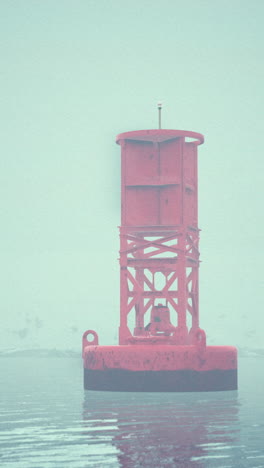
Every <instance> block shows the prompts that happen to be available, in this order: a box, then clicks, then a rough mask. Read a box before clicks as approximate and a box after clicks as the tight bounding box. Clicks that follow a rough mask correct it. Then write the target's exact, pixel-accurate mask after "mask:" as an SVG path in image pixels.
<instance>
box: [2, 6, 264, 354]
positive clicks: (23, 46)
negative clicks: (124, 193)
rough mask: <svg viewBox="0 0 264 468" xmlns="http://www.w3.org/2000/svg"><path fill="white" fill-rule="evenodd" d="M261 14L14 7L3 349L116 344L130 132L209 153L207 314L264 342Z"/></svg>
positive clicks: (222, 9) (203, 193) (9, 28)
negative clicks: (199, 142) (84, 340)
mask: <svg viewBox="0 0 264 468" xmlns="http://www.w3.org/2000/svg"><path fill="white" fill-rule="evenodd" d="M263 14H264V3H263V2H261V1H258V0H252V1H251V2H250V3H249V2H247V1H242V2H241V0H233V1H232V2H230V1H229V0H221V1H220V0H213V1H211V0H190V1H188V0H187V1H185V2H180V1H178V0H164V1H163V2H155V1H154V2H153V1H150V0H142V1H140V2H131V1H127V0H122V1H121V0H110V1H109V0H108V1H106V0H101V1H94V0H88V1H85V0H74V1H73V0H64V1H63V2H54V0H45V2H43V1H40V0H37V1H36V0H27V1H23V0H14V1H12V0H10V1H8V2H2V3H1V6H0V22H1V26H0V31H1V32H0V35H1V44H0V48H1V74H0V94H1V158H0V164H1V170H0V177H1V182H0V189H1V199H0V200H1V201H0V203H1V229H0V248H1V263H0V272H1V273H0V275H1V301H0V314H1V331H0V349H2V350H4V349H11V348H16V349H27V348H57V349H75V350H78V349H80V347H81V335H82V333H83V332H84V331H85V330H86V329H88V328H92V329H95V330H96V331H97V332H98V334H99V340H100V344H108V343H117V326H118V321H119V265H118V260H117V259H118V249H119V236H118V229H117V226H118V224H119V223H120V148H119V146H117V145H116V144H115V136H116V134H118V133H121V132H123V131H130V130H138V129H147V128H156V127H157V124H158V115H157V109H156V103H157V102H158V101H159V100H162V102H163V106H164V107H163V111H162V127H163V128H175V129H185V130H192V131H197V132H201V133H202V134H204V135H205V144H204V145H203V146H200V147H199V225H200V228H201V229H202V231H201V242H200V251H201V260H202V263H201V268H200V317H201V326H202V327H203V328H204V329H205V330H206V332H207V336H208V343H209V344H219V345H221V344H223V345H228V344H231V345H236V346H238V347H248V348H258V347H263V326H264V319H263V274H262V270H263V268H262V265H263V248H262V243H263V207H262V204H263V149H262V144H263V143H262V131H263V97H264V91H263V89H264V87H263V79H264V76H263V68H264V66H263V41H264V31H263Z"/></svg>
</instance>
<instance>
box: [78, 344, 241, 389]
mask: <svg viewBox="0 0 264 468" xmlns="http://www.w3.org/2000/svg"><path fill="white" fill-rule="evenodd" d="M83 358H84V388H85V389H87V390H105V391H134V392H137V391H139V392H191V391H193V392H202V391H223V390H236V389H237V350H236V348H234V347H231V346H207V347H206V348H200V349H199V347H197V346H190V345H186V346H177V347H175V346H170V345H158V346H156V347H155V346H149V345H125V346H87V347H86V348H84V353H83Z"/></svg>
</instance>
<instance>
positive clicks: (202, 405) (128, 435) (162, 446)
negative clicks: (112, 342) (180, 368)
mask: <svg viewBox="0 0 264 468" xmlns="http://www.w3.org/2000/svg"><path fill="white" fill-rule="evenodd" d="M263 364H264V361H263V358H241V359H240V368H239V391H238V392H223V393H221V392H219V393H193V394H192V393H187V394H184V393H180V394H179V393H178V394H177V393H175V394H172V393H163V394H157V393H155V394H150V393H106V392H85V391H84V390H83V388H82V362H81V360H80V359H77V358H39V359H37V358H35V357H24V358H17V357H2V358H1V359H0V369H1V376H2V378H1V383H0V394H1V402H0V413H1V419H0V466H1V468H5V467H6V468H22V467H23V468H42V467H43V468H49V467H56V468H57V467H58V468H62V467H65V466H69V467H70V468H71V467H72V468H85V467H92V468H93V467H94V468H104V467H113V468H117V467H120V468H130V467H131V468H132V467H133V468H139V467H146V468H147V467H152V468H159V467H161V468H163V467H169V468H172V467H179V468H181V467H182V468H183V467H184V468H188V467H190V468H192V467H197V468H198V467H222V468H224V467H225V468H227V467H229V468H233V467H238V468H240V467H254V468H257V467H258V468H263V467H264V442H263V440H264V430H263V428H264V424H263V421H264V405H263V401H264V398H263V396H262V393H263V387H264V385H263V383H264V375H263Z"/></svg>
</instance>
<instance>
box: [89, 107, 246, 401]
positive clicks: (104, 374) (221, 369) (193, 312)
mask: <svg viewBox="0 0 264 468" xmlns="http://www.w3.org/2000/svg"><path fill="white" fill-rule="evenodd" d="M159 111H160V108H159ZM159 116H160V113H159ZM159 121H160V118H159ZM116 142H117V143H118V144H119V145H120V147H121V226H120V326H119V345H116V346H99V343H98V335H97V333H96V332H95V331H94V330H87V331H86V332H85V333H84V335H83V362H84V387H85V389H91V390H110V391H150V392H151V391H160V392H162V391H174V392H177V391H215V390H235V389H237V350H236V348H235V347H233V346H207V345H206V334H205V331H204V330H203V329H201V328H200V326H199V263H200V260H199V258H200V254H199V232H200V230H199V227H198V196H197V195H198V179H197V148H198V146H199V145H200V144H202V143H203V142H204V138H203V136H202V135H201V134H200V133H195V132H190V131H182V130H165V129H161V128H159V129H157V130H139V131H132V132H127V133H122V134H120V135H118V136H117V138H116ZM212 313H213V311H212Z"/></svg>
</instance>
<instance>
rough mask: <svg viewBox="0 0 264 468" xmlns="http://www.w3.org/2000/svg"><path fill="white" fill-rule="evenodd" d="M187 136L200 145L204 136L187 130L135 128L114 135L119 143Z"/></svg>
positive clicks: (164, 139)
mask: <svg viewBox="0 0 264 468" xmlns="http://www.w3.org/2000/svg"><path fill="white" fill-rule="evenodd" d="M181 137H184V138H188V141H192V143H194V144H196V145H202V144H203V142H204V136H203V135H202V134H201V133H196V132H190V131H188V130H166V129H158V130H136V131H133V132H125V133H120V134H119V135H117V137H116V143H117V144H119V145H120V142H121V141H122V140H135V141H149V142H153V143H162V142H164V141H168V140H173V139H175V138H181Z"/></svg>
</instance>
